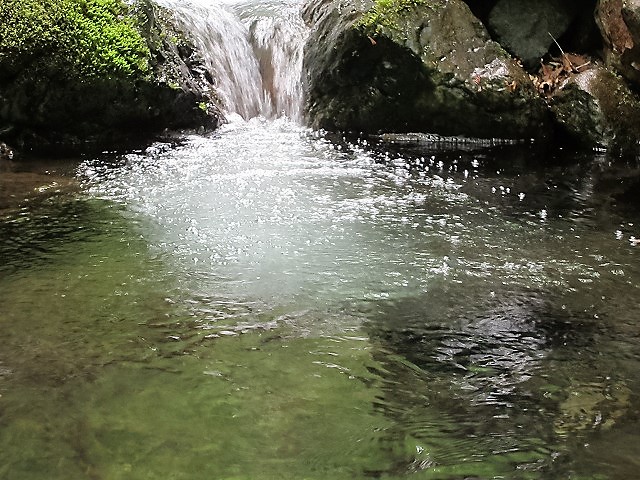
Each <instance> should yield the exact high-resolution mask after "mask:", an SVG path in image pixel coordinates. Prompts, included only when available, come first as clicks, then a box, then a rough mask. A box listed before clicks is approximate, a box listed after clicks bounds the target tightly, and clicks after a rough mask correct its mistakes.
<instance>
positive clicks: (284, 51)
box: [157, 0, 307, 121]
mask: <svg viewBox="0 0 640 480" xmlns="http://www.w3.org/2000/svg"><path fill="white" fill-rule="evenodd" d="M157 3H158V4H160V5H163V6H165V7H167V8H169V9H171V10H172V11H173V12H175V15H176V19H177V20H178V21H179V22H180V23H181V24H182V26H183V27H184V28H185V29H186V30H187V31H188V32H189V33H190V34H191V35H192V39H193V41H194V42H195V44H196V47H197V48H198V50H199V51H200V53H201V55H202V56H203V57H204V60H205V64H206V66H207V68H208V69H209V70H210V72H211V74H212V76H213V78H214V79H215V81H216V87H217V92H218V94H219V95H220V97H221V99H222V101H223V104H224V108H225V110H226V111H227V113H229V114H237V115H240V116H241V117H242V118H244V119H250V118H253V117H256V116H263V117H265V118H275V117H280V116H286V117H288V118H290V119H292V120H294V121H300V120H301V117H302V86H301V73H302V49H303V47H304V41H305V38H306V33H307V32H306V27H305V25H304V22H303V21H302V18H301V15H300V4H299V3H298V2H297V1H295V0H290V1H272V0H270V1H264V0H235V1H234V0H226V1H220V0H217V1H216V0H188V1H185V0H157Z"/></svg>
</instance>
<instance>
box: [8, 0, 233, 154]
mask: <svg viewBox="0 0 640 480" xmlns="http://www.w3.org/2000/svg"><path fill="white" fill-rule="evenodd" d="M39 2H40V0H29V2H26V4H27V5H32V6H33V5H35V6H36V7H37V6H38V3H39ZM40 3H41V2H40ZM113 3H115V2H113ZM51 5H54V6H56V7H60V6H64V0H57V1H56V2H53V3H52V4H51ZM36 7H33V8H36ZM20 8H23V10H20ZM46 8H49V7H45V10H43V11H41V12H40V13H39V15H44V16H46V19H47V21H54V20H55V21H58V22H67V24H69V23H70V22H71V21H72V20H70V18H71V19H73V18H77V17H70V16H68V15H67V14H66V13H65V12H64V11H57V10H56V9H55V8H54V7H51V8H49V9H48V10H47V9H46ZM123 8H126V9H127V10H126V12H127V13H126V15H127V23H126V24H119V25H117V28H127V26H128V25H132V26H133V28H135V31H137V32H138V33H139V35H140V37H138V38H142V40H141V41H142V42H144V44H143V45H138V46H137V47H136V48H138V49H139V52H143V53H144V55H146V57H145V58H142V59H141V62H142V63H141V64H140V65H141V66H140V68H138V65H137V64H135V65H134V67H133V69H131V68H130V69H129V70H131V71H118V69H117V68H114V69H112V71H102V70H100V68H99V65H98V67H95V68H94V67H93V66H92V65H87V64H82V61H83V58H84V57H83V58H80V59H78V55H76V54H75V53H76V50H74V49H77V50H78V51H81V50H80V49H81V48H83V46H82V45H83V44H82V42H83V39H82V38H75V37H73V36H72V35H71V34H69V33H66V34H60V36H59V38H58V37H56V36H55V35H51V36H49V37H47V36H42V35H41V36H40V37H39V38H32V39H28V40H29V41H31V42H32V44H27V45H17V46H16V45H13V46H12V45H11V43H6V42H5V43H2V42H0V140H5V141H7V142H8V143H10V144H12V145H14V146H15V147H18V148H20V149H24V150H32V151H35V152H38V153H56V152H57V153H62V152H64V153H66V152H78V151H86V150H94V149H104V148H109V149H117V148H119V147H121V146H123V145H125V144H128V143H129V142H132V141H140V140H142V139H144V138H145V137H146V136H148V135H152V134H155V133H157V132H159V131H162V130H163V129H165V128H189V127H200V126H205V127H211V128H213V127H215V126H217V124H218V122H219V121H220V116H221V114H220V109H219V107H218V100H217V98H216V95H215V90H214V87H213V79H212V78H211V77H210V75H209V74H208V73H207V72H206V69H205V68H204V64H203V62H202V60H201V59H200V58H199V56H198V53H197V51H196V50H195V48H194V46H193V43H192V42H191V41H190V39H189V34H188V32H184V31H181V30H180V29H179V28H178V27H177V26H176V25H175V24H174V22H172V15H171V13H170V12H168V11H166V10H165V9H162V8H160V7H158V6H157V5H155V4H154V3H152V2H150V1H147V0H138V1H136V2H134V3H133V5H130V6H128V7H126V6H125V7H123ZM3 9H4V10H6V11H4V12H3V13H4V14H5V17H6V16H7V15H8V16H9V17H10V19H12V21H13V22H14V23H15V24H18V25H19V24H20V22H24V23H25V24H31V23H32V22H33V21H35V20H34V19H31V20H29V19H25V18H22V17H21V16H23V15H26V14H27V13H29V11H26V13H25V10H24V7H21V6H20V2H17V1H14V0H9V1H8V2H7V3H5V4H4V5H2V6H0V11H2V10H3ZM101 13H103V12H101ZM31 14H33V11H32V12H31ZM56 15H57V16H56ZM36 20H37V19H36ZM41 20H42V19H41ZM43 23H44V20H43ZM121 25H124V27H122V26H121ZM34 28H35V27H34ZM38 28H40V27H38ZM42 28H46V27H42ZM73 28H77V26H75V25H73V26H72V27H69V28H68V31H70V32H73ZM106 28H107V27H105V31H104V32H105V33H104V35H107V32H110V31H108V30H106ZM113 31H115V28H114V29H113ZM64 35H67V37H64ZM97 35H101V33H97ZM91 40H93V39H91ZM107 40H109V39H107ZM111 40H113V39H111ZM63 41H64V42H68V44H69V46H68V47H66V49H67V50H68V52H69V53H68V54H67V52H65V51H64V49H63V48H61V47H60V45H61V44H62V42H63ZM120 41H122V39H121V38H117V39H116V40H115V42H116V44H115V45H108V46H107V47H108V48H113V49H114V51H116V52H117V49H118V45H119V44H118V43H117V42H120ZM132 43H133V42H132ZM63 46H64V44H63ZM90 48H91V47H90ZM93 48H94V50H95V49H97V48H98V46H95V47H93ZM131 48H132V47H131V46H130V45H125V46H124V47H123V51H124V52H125V53H126V52H127V51H129V50H130V49H131ZM127 49H129V50H127ZM87 52H88V53H92V52H91V51H90V50H87V51H84V52H82V53H81V55H80V56H81V57H82V56H83V55H84V56H86V55H87ZM106 54H107V55H113V54H114V53H113V52H112V51H107V52H106ZM74 55H75V56H74ZM141 55H142V54H141ZM116 60H117V61H120V59H118V58H117V59H116ZM107 61H108V59H106V60H105V59H104V58H100V59H99V60H97V61H96V63H99V62H107ZM114 65H115V66H116V67H117V66H118V65H119V64H118V63H116V62H114ZM124 67H128V66H127V65H124ZM124 67H123V68H124ZM92 68H94V70H91V69H92Z"/></svg>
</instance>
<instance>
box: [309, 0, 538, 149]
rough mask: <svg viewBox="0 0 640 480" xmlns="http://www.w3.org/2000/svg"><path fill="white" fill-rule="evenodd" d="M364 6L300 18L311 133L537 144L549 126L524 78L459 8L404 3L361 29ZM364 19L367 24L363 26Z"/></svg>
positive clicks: (347, 4)
mask: <svg viewBox="0 0 640 480" xmlns="http://www.w3.org/2000/svg"><path fill="white" fill-rule="evenodd" d="M371 8H372V3H370V2H356V1H342V2H341V1H338V0H323V1H316V2H313V3H311V4H309V5H308V6H307V8H306V9H305V19H306V21H307V22H308V23H309V24H311V25H312V30H313V31H312V33H311V35H310V37H309V40H308V43H307V46H306V50H305V71H306V85H305V89H306V98H307V113H308V120H309V123H310V124H311V125H312V126H313V127H319V128H325V129H328V130H351V131H362V132H369V133H378V132H407V131H414V132H430V133H438V134H442V135H460V136H470V137H483V138H491V137H504V138H532V137H536V138H541V137H545V136H546V135H547V134H548V132H549V116H548V112H547V110H546V107H545V105H544V102H543V101H542V99H541V98H539V96H538V95H537V92H536V90H535V88H534V87H533V84H532V82H531V79H530V78H529V76H528V75H527V74H526V72H525V71H524V70H523V69H522V67H520V66H519V65H518V63H517V62H516V61H514V60H513V59H512V58H511V56H510V55H509V54H508V53H507V52H505V51H504V50H503V49H502V48H501V47H500V45H498V44H497V43H496V42H494V41H492V40H491V39H490V38H489V35H488V33H487V31H486V29H485V28H484V26H483V25H482V23H481V22H480V21H479V20H478V19H476V18H475V17H474V16H473V14H472V13H471V11H470V10H469V8H468V6H467V5H466V4H465V3H463V2H462V1H461V0H434V1H430V2H427V3H426V4H424V5H416V4H414V3H410V2H407V3H406V5H405V7H404V8H402V9H400V10H399V12H397V14H396V15H395V17H394V18H386V19H384V21H382V22H379V23H378V24H377V25H373V26H371V25H370V26H369V27H368V28H365V27H362V26H361V24H362V19H363V16H364V15H365V12H367V11H369V9H371ZM364 18H366V17H364Z"/></svg>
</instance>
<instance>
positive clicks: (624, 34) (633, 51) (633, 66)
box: [596, 0, 640, 86]
mask: <svg viewBox="0 0 640 480" xmlns="http://www.w3.org/2000/svg"><path fill="white" fill-rule="evenodd" d="M596 21H597V23H598V26H599V27H600V31H601V33H602V37H603V38H604V41H605V50H604V53H605V61H606V62H607V64H608V65H610V66H613V67H614V68H615V69H616V70H618V71H619V72H620V73H621V74H622V75H624V76H625V77H626V78H627V79H628V80H629V81H631V82H633V83H635V84H636V85H637V86H640V0H599V2H598V8H597V11H596Z"/></svg>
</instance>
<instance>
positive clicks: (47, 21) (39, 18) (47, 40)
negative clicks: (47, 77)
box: [0, 0, 150, 77]
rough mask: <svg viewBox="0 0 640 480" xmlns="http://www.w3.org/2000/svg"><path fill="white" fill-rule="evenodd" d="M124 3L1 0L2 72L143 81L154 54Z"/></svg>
mask: <svg viewBox="0 0 640 480" xmlns="http://www.w3.org/2000/svg"><path fill="white" fill-rule="evenodd" d="M128 11H129V7H128V6H127V5H126V4H125V3H124V2H123V1H122V0H2V1H1V2H0V18H1V19H2V21H1V22H0V70H5V71H9V72H11V71H16V70H19V69H21V68H24V67H29V68H45V69H46V70H47V72H48V73H50V74H51V73H57V74H59V75H61V76H67V77H74V76H83V77H96V76H106V77H109V76H116V77H122V76H143V75H145V74H146V73H147V72H148V71H149V63H148V59H149V56H150V53H149V49H148V47H147V44H146V43H145V41H144V39H143V38H142V36H141V35H140V33H139V32H138V31H137V30H136V28H135V26H134V22H133V20H132V18H131V17H130V16H128V15H127V14H128Z"/></svg>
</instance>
